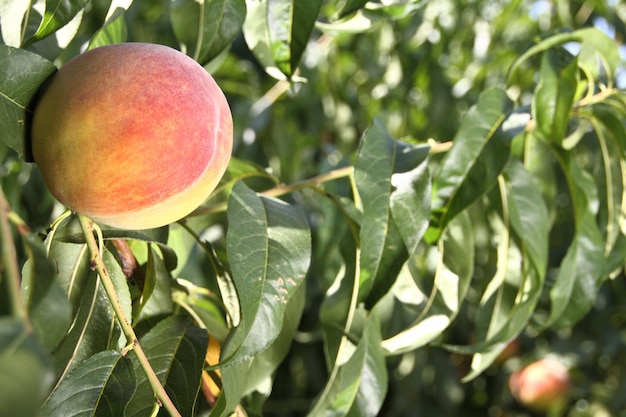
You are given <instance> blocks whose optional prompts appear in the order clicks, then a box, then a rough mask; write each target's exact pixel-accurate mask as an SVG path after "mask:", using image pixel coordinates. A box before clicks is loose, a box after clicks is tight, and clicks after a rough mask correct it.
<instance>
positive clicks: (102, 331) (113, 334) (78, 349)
mask: <svg viewBox="0 0 626 417" xmlns="http://www.w3.org/2000/svg"><path fill="white" fill-rule="evenodd" d="M80 296H81V298H80V299H79V300H78V301H79V304H78V310H77V311H76V315H75V317H74V321H73V322H72V327H71V328H70V330H69V331H68V333H67V335H66V336H65V337H64V338H63V340H62V341H61V343H60V344H59V346H58V347H57V348H56V350H55V352H54V356H53V360H54V368H55V372H56V373H57V375H59V376H61V377H63V376H64V375H65V374H67V373H69V372H71V371H72V370H73V369H74V368H76V366H78V365H79V364H80V363H82V362H83V361H84V360H86V359H87V358H89V357H91V356H93V355H95V354H96V353H98V352H102V351H104V350H111V349H119V348H120V345H119V339H120V336H121V330H120V328H119V326H118V325H117V324H116V318H115V313H114V312H113V309H112V307H111V302H110V301H109V299H108V297H107V295H106V293H105V291H104V289H103V288H102V286H101V285H100V280H99V279H98V278H96V277H94V276H91V279H90V280H89V281H87V283H86V285H85V286H84V287H83V289H82V291H81V293H80Z"/></svg>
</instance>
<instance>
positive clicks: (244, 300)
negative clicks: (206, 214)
mask: <svg viewBox="0 0 626 417" xmlns="http://www.w3.org/2000/svg"><path fill="white" fill-rule="evenodd" d="M228 224H229V227H228V233H227V237H226V241H227V254H228V259H229V262H230V266H231V270H232V274H233V280H234V282H235V286H236V288H237V292H238V294H239V303H240V306H241V321H240V323H239V325H238V327H236V328H235V329H234V330H233V332H232V334H231V336H230V338H229V340H228V342H227V343H226V345H225V347H224V349H223V351H222V362H225V361H231V360H232V359H233V355H236V360H238V361H239V360H245V359H248V358H250V357H252V356H254V355H256V354H258V353H260V352H261V351H263V350H264V349H266V348H267V347H268V346H269V345H270V344H271V343H272V342H273V341H274V340H275V339H276V337H278V334H279V333H280V331H281V328H282V325H283V317H284V314H285V309H286V306H287V303H288V301H289V299H290V298H291V296H292V295H293V294H294V292H295V290H296V289H297V287H298V286H299V285H300V284H301V283H302V282H303V280H304V277H305V275H306V273H307V270H308V267H309V262H310V258H311V237H310V232H309V228H308V224H307V222H306V219H305V218H304V217H303V216H302V214H301V213H300V212H299V211H298V210H297V209H295V208H293V207H291V206H290V205H288V204H286V203H284V202H282V201H280V200H276V199H273V198H269V197H263V196H260V195H258V194H257V193H255V192H254V191H252V190H250V189H249V188H248V187H246V186H245V185H244V184H243V182H239V183H237V185H235V187H234V188H233V192H232V193H231V196H230V200H229V203H228Z"/></svg>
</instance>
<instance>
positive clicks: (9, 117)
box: [0, 45, 56, 158]
mask: <svg viewBox="0 0 626 417" xmlns="http://www.w3.org/2000/svg"><path fill="white" fill-rule="evenodd" d="M55 71H56V67H55V66H54V65H53V64H52V63H51V62H50V61H48V60H46V59H44V58H42V57H40V56H39V55H36V54H33V53H32V52H27V51H24V50H22V49H17V48H12V47H10V46H3V45H0V123H1V124H2V131H1V132H0V141H1V142H2V143H4V144H5V145H7V146H9V147H10V148H13V149H14V150H15V151H17V153H19V154H20V155H21V156H22V157H24V158H25V157H27V155H26V152H27V143H26V132H27V128H26V126H27V124H28V123H30V119H31V118H32V112H33V107H32V106H33V103H32V102H33V98H34V97H35V94H36V93H37V91H38V90H39V88H40V86H41V85H42V84H43V82H44V81H45V80H46V79H47V78H48V77H50V76H51V75H52V74H53V73H54V72H55Z"/></svg>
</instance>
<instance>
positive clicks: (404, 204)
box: [354, 122, 430, 305]
mask: <svg viewBox="0 0 626 417" xmlns="http://www.w3.org/2000/svg"><path fill="white" fill-rule="evenodd" d="M428 151H429V147H428V146H413V145H409V144H406V143H402V142H397V141H394V140H393V139H392V138H391V137H390V136H389V133H388V132H387V131H386V130H385V128H384V127H383V126H382V124H381V123H380V122H375V123H374V125H373V126H372V127H370V128H369V129H368V130H367V131H366V133H365V134H364V136H363V140H362V142H361V146H360V148H359V152H358V155H357V160H356V162H355V164H354V180H355V183H356V186H357V189H358V191H359V195H360V198H361V200H362V202H363V219H362V221H361V230H360V233H359V235H360V242H361V274H360V277H359V280H360V284H359V286H360V290H359V292H360V295H359V297H360V298H361V299H363V298H364V297H367V296H368V295H369V293H370V291H371V292H372V296H371V297H370V298H369V300H368V303H369V304H370V305H373V304H375V303H376V301H377V300H378V299H379V298H380V297H382V296H383V295H384V294H385V293H386V292H387V291H388V290H389V288H390V287H391V285H393V280H390V279H389V278H390V277H395V276H396V275H397V273H398V271H399V270H400V268H401V267H402V264H403V263H404V261H406V259H407V257H408V255H409V253H413V252H414V251H415V249H416V248H417V244H418V243H419V241H420V240H421V239H422V236H423V235H424V232H425V230H426V227H427V226H428V220H429V218H428V216H429V214H430V181H429V180H430V176H429V172H428V169H427V157H428Z"/></svg>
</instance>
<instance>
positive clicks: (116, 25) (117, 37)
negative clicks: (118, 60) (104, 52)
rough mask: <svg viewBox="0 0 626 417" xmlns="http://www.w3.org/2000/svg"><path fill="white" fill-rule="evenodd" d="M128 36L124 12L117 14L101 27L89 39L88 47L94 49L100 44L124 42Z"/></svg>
mask: <svg viewBox="0 0 626 417" xmlns="http://www.w3.org/2000/svg"><path fill="white" fill-rule="evenodd" d="M127 38H128V29H127V28H126V21H125V20H124V14H120V15H118V16H117V17H116V18H115V19H113V20H111V21H110V22H108V23H106V24H105V25H104V26H103V27H101V28H100V29H99V30H98V31H97V32H96V33H95V34H94V35H93V36H92V37H91V40H90V41H89V48H88V49H94V48H98V47H100V46H105V45H111V44H114V43H122V42H125V41H126V39H127Z"/></svg>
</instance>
